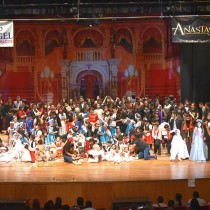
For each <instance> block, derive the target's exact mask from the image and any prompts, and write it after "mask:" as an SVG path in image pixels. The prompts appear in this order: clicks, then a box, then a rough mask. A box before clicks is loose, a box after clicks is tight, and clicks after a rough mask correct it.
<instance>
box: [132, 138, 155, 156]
mask: <svg viewBox="0 0 210 210" xmlns="http://www.w3.org/2000/svg"><path fill="white" fill-rule="evenodd" d="M131 143H132V145H131V147H130V152H133V151H134V150H135V149H137V150H138V159H142V158H144V159H145V160H148V159H153V158H154V159H157V156H156V155H155V156H152V155H150V146H149V145H148V144H147V143H146V142H144V141H142V140H141V139H139V138H138V136H137V135H134V137H132V138H131Z"/></svg>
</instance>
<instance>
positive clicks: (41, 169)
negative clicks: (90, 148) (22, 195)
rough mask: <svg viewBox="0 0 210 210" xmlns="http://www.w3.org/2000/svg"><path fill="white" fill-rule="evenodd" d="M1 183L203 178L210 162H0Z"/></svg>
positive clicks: (162, 159) (165, 159)
mask: <svg viewBox="0 0 210 210" xmlns="http://www.w3.org/2000/svg"><path fill="white" fill-rule="evenodd" d="M0 167H1V174H0V182H116V181H123V182H124V181H157V180H178V179H181V180H182V179H205V178H209V177H210V162H206V163H199V162H191V161H189V160H183V161H181V162H180V161H178V160H177V161H174V162H172V161H169V156H167V155H166V154H163V155H161V156H158V160H134V161H132V162H122V163H120V164H118V163H113V162H108V161H101V162H99V163H87V160H84V162H83V163H82V164H81V165H75V164H70V163H65V162H63V160H62V159H58V160H55V161H54V160H53V161H48V162H37V163H36V165H35V166H33V165H32V164H31V163H23V162H18V161H17V162H9V163H5V162H0Z"/></svg>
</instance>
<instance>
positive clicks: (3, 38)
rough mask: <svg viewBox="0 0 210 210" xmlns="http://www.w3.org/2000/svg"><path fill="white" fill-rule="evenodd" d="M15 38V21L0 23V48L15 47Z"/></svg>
mask: <svg viewBox="0 0 210 210" xmlns="http://www.w3.org/2000/svg"><path fill="white" fill-rule="evenodd" d="M13 37H14V31H13V21H0V47H13V46H14V40H13Z"/></svg>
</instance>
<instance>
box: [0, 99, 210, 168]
mask: <svg viewBox="0 0 210 210" xmlns="http://www.w3.org/2000/svg"><path fill="white" fill-rule="evenodd" d="M1 113H2V116H3V117H4V119H5V120H4V121H1V123H2V122H5V127H6V128H7V136H8V139H7V140H6V141H3V140H0V161H6V162H9V161H13V160H15V161H27V162H32V163H35V162H36V161H48V160H54V159H59V158H61V157H62V158H63V159H64V161H65V162H70V163H75V164H81V163H82V162H83V161H84V160H86V159H87V162H88V163H91V162H99V161H103V160H106V161H110V162H113V163H121V162H129V161H132V160H134V159H142V158H144V159H145V160H147V159H157V158H158V156H159V155H161V154H162V153H163V150H164V151H166V153H167V154H168V155H169V156H170V158H169V159H170V160H171V161H175V159H176V158H178V160H179V161H182V160H184V159H189V160H191V161H198V162H205V161H207V160H209V158H210V151H209V150H210V149H209V147H210V103H208V102H207V103H205V104H203V103H199V104H198V105H196V104H195V103H193V102H190V101H188V100H186V101H185V103H182V102H177V101H176V99H175V98H173V97H172V96H169V97H166V98H165V99H164V100H162V101H161V100H160V99H159V98H158V97H155V98H153V99H151V98H149V97H145V98H135V99H133V98H132V97H125V98H123V99H121V100H120V99H119V98H115V99H112V98H111V97H110V96H106V97H105V98H104V99H101V98H100V97H99V96H98V97H97V98H96V100H90V99H87V100H85V99H84V98H83V97H82V96H80V97H78V98H76V97H75V98H73V99H70V100H69V101H66V100H62V101H61V102H59V103H58V104H57V105H56V106H55V105H54V104H45V103H29V102H26V100H21V98H20V97H19V96H18V97H17V98H16V100H15V101H14V102H13V101H12V99H11V98H8V100H7V101H6V102H3V101H2V100H1Z"/></svg>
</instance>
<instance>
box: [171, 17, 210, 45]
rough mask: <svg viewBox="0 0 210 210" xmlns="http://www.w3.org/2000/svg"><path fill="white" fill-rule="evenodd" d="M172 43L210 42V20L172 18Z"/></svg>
mask: <svg viewBox="0 0 210 210" xmlns="http://www.w3.org/2000/svg"><path fill="white" fill-rule="evenodd" d="M172 42H174V43H206V42H210V18H199V17H194V18H172Z"/></svg>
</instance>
